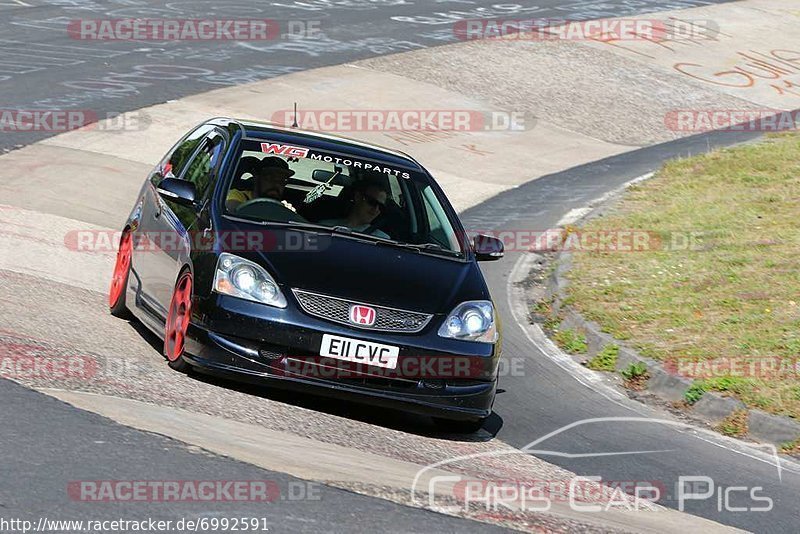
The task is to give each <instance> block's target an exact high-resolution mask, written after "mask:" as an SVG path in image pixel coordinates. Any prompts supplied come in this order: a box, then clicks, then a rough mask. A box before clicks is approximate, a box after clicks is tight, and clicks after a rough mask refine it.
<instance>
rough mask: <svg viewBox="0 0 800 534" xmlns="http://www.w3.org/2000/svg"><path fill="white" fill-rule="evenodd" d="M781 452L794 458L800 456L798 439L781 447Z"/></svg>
mask: <svg viewBox="0 0 800 534" xmlns="http://www.w3.org/2000/svg"><path fill="white" fill-rule="evenodd" d="M781 452H782V453H784V454H791V455H794V456H798V455H800V438H797V439H796V440H794V441H790V442H788V443H784V444H782V445H781Z"/></svg>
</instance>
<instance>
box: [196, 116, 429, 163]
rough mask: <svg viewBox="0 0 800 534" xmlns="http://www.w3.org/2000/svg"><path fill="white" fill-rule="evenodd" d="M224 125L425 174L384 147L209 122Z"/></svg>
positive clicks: (257, 124) (246, 123)
mask: <svg viewBox="0 0 800 534" xmlns="http://www.w3.org/2000/svg"><path fill="white" fill-rule="evenodd" d="M223 121H224V122H227V123H231V122H234V123H237V124H239V125H240V126H241V127H242V128H243V129H244V130H245V136H246V137H250V138H256V139H262V138H269V139H270V140H273V141H279V142H283V143H286V144H292V143H295V144H300V145H302V146H306V147H309V148H314V149H317V150H322V151H327V152H344V153H346V154H348V155H351V156H353V157H362V158H366V159H371V160H377V161H380V162H382V163H386V164H390V165H400V166H403V167H408V168H411V169H414V170H416V171H420V172H424V169H423V168H422V165H420V164H419V163H418V162H417V161H416V160H415V159H414V158H412V157H411V156H409V155H408V154H406V153H404V152H400V151H397V150H392V149H390V148H386V147H382V146H380V145H374V144H371V143H365V142H363V141H358V140H356V139H350V138H347V137H341V136H336V135H329V134H326V133H320V132H315V131H311V130H302V129H300V128H286V127H283V126H278V125H277V124H273V123H269V122H261V121H254V120H241V119H212V120H211V121H209V122H210V123H215V124H219V122H223Z"/></svg>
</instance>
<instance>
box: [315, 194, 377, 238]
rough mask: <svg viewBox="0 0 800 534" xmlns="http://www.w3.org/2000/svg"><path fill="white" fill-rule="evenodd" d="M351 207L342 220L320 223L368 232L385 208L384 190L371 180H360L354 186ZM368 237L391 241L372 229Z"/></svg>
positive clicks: (321, 222) (328, 220)
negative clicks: (372, 236)
mask: <svg viewBox="0 0 800 534" xmlns="http://www.w3.org/2000/svg"><path fill="white" fill-rule="evenodd" d="M353 187H354V189H355V193H354V197H353V206H352V207H351V208H350V212H349V213H348V214H347V216H346V217H344V218H342V219H327V220H324V221H320V224H324V225H326V226H346V227H348V228H350V229H351V230H353V231H355V232H365V231H366V230H369V229H370V227H371V226H372V223H373V222H374V221H375V219H376V218H377V217H378V215H380V214H381V211H382V210H384V209H385V208H386V200H387V198H388V197H389V195H388V192H387V190H386V188H385V187H384V186H383V185H382V184H380V183H378V182H375V181H372V180H362V181H360V182H357V183H356V184H355V185H354V186H353ZM369 233H370V235H374V236H376V237H382V238H384V239H391V237H389V235H388V234H387V233H386V232H383V231H381V230H378V229H377V228H373V229H372V230H370V232H369Z"/></svg>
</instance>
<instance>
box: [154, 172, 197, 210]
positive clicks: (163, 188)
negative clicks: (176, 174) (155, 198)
mask: <svg viewBox="0 0 800 534" xmlns="http://www.w3.org/2000/svg"><path fill="white" fill-rule="evenodd" d="M157 191H158V194H159V195H161V196H162V197H164V198H165V199H167V200H171V201H173V202H175V203H176V204H181V205H183V206H191V207H195V197H196V196H197V189H196V188H195V186H194V184H193V183H192V182H189V181H187V180H180V179H178V178H164V179H163V180H161V182H159V184H158V188H157Z"/></svg>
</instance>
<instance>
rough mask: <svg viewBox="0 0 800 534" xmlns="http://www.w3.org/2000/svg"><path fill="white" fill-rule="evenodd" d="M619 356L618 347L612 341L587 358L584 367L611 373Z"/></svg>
mask: <svg viewBox="0 0 800 534" xmlns="http://www.w3.org/2000/svg"><path fill="white" fill-rule="evenodd" d="M618 356H619V347H618V346H617V345H614V344H613V343H612V344H610V345H606V346H605V347H603V350H601V351H600V352H598V353H597V354H596V355H595V357H594V358H592V359H591V360H589V362H588V363H587V364H586V367H588V368H589V369H593V370H595V371H606V372H609V373H613V372H614V371H615V370H616V368H617V357H618Z"/></svg>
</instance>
